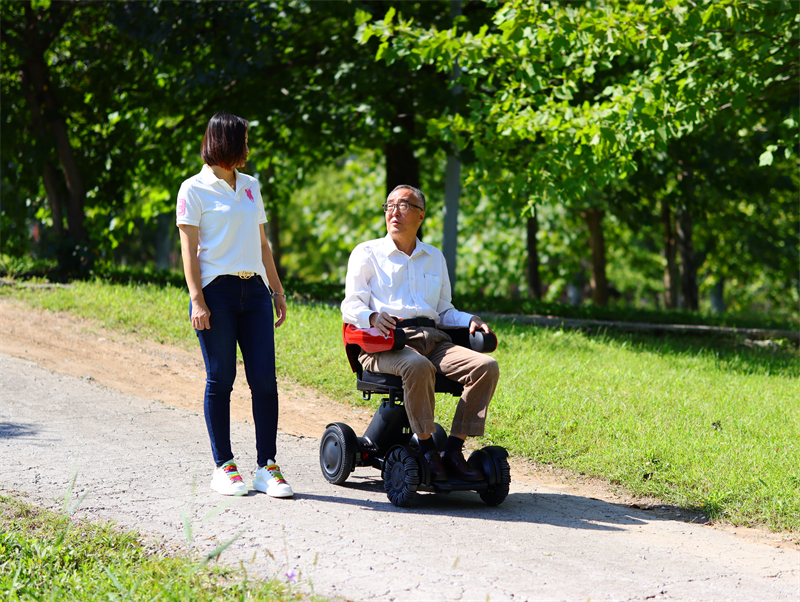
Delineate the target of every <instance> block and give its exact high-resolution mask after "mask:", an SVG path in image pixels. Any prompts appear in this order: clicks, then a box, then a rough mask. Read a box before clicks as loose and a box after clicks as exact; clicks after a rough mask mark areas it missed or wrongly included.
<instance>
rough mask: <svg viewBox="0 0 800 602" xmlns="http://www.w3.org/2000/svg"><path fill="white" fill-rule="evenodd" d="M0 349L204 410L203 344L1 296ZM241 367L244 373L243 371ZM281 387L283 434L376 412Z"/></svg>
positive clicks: (235, 408) (245, 409)
mask: <svg viewBox="0 0 800 602" xmlns="http://www.w3.org/2000/svg"><path fill="white" fill-rule="evenodd" d="M0 352H2V353H5V354H8V355H11V356H14V357H18V358H22V359H26V360H29V361H32V362H35V363H37V364H39V365H40V366H44V367H45V368H48V369H50V370H55V371H56V372H60V373H62V374H69V375H71V376H76V377H78V378H82V379H85V380H88V381H90V382H95V383H97V384H100V385H103V386H106V387H110V388H112V389H116V390H118V391H123V392H125V393H129V394H131V395H137V396H140V397H146V398H148V399H154V400H157V401H161V402H164V403H166V404H169V405H171V406H174V407H177V408H181V409H184V410H189V411H192V412H202V410H203V405H202V403H203V402H202V399H203V387H204V386H205V385H204V383H205V369H204V367H203V358H202V356H201V355H200V348H199V346H198V347H197V348H196V349H194V350H192V351H186V350H184V349H181V348H178V347H175V346H171V345H162V344H159V343H154V342H152V341H145V340H141V339H139V338H137V337H135V336H132V335H127V334H122V333H119V332H115V331H110V330H108V329H106V328H103V327H102V326H100V325H98V324H97V323H94V322H92V321H89V320H83V319H81V318H78V317H75V316H73V315H71V314H68V313H63V312H58V313H56V312H49V311H41V310H36V309H32V308H30V307H26V306H24V305H22V304H20V303H19V302H16V301H12V300H8V299H0ZM343 365H344V362H343ZM238 373H239V374H240V375H241V374H244V370H243V369H240V370H239V371H238ZM278 386H279V390H280V395H281V397H280V403H281V411H280V423H279V427H280V430H281V431H283V432H285V433H288V434H291V435H296V436H300V437H314V438H319V437H320V436H321V435H322V433H323V432H324V431H325V426H326V425H327V424H328V423H330V422H344V423H346V424H349V425H350V426H352V427H353V430H355V431H356V432H357V433H359V434H360V433H362V432H363V431H364V429H365V428H366V427H367V425H368V424H369V420H370V418H371V416H370V415H369V414H368V413H366V412H365V411H364V410H361V409H358V408H354V407H352V406H348V405H346V404H342V403H338V402H336V401H334V400H332V399H330V398H328V397H325V396H324V395H322V394H320V393H318V392H316V391H314V390H312V389H308V388H306V387H302V386H300V385H297V384H296V383H293V382H291V381H288V380H286V379H281V380H280V381H279V383H278ZM248 392H249V391H248V389H247V384H246V382H244V379H243V378H241V377H239V378H237V380H236V383H235V384H234V389H233V395H232V399H231V417H232V419H233V420H237V421H239V422H242V423H245V424H249V423H250V422H251V417H252V413H251V411H250V401H249V397H248ZM354 394H355V393H354ZM512 461H513V462H514V464H513V471H514V479H515V480H525V481H529V482H536V483H539V484H542V485H547V486H548V487H551V488H554V489H558V490H560V491H565V492H569V493H572V494H575V495H581V496H585V497H594V498H597V499H602V500H605V501H610V502H615V503H629V504H635V505H637V506H640V507H645V508H651V507H655V506H656V505H657V500H654V499H648V498H635V497H632V496H628V495H624V494H623V493H621V492H619V491H617V490H615V489H613V488H611V487H609V486H608V485H607V484H605V483H603V482H602V481H598V480H595V479H590V478H587V477H581V476H580V475H573V474H570V473H568V472H562V471H557V470H556V471H552V470H550V471H547V470H542V469H539V468H537V467H535V466H532V465H530V464H528V463H526V462H523V461H520V460H514V459H512ZM659 511H661V510H659ZM663 512H665V513H667V514H668V515H669V516H674V514H675V513H674V511H673V509H672V508H669V507H665V508H664V509H663ZM771 539H774V538H771Z"/></svg>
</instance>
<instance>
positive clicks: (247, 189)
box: [244, 188, 256, 203]
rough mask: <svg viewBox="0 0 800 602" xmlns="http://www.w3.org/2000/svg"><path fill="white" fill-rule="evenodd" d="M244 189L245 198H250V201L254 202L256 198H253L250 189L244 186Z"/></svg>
mask: <svg viewBox="0 0 800 602" xmlns="http://www.w3.org/2000/svg"><path fill="white" fill-rule="evenodd" d="M244 191H245V193H246V194H247V198H248V199H250V201H251V202H253V203H255V202H256V200H255V199H254V198H253V193H252V192H250V189H249V188H245V189H244Z"/></svg>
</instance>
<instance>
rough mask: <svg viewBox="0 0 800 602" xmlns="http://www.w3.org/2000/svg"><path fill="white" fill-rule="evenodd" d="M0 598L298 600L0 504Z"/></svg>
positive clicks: (54, 517) (88, 527)
mask: <svg viewBox="0 0 800 602" xmlns="http://www.w3.org/2000/svg"><path fill="white" fill-rule="evenodd" d="M0 567H2V570H0V598H2V599H3V600H59V601H67V602H69V601H75V602H89V601H94V600H97V601H101V600H102V601H107V600H133V599H136V600H165V601H171V600H174V601H175V602H183V601H185V600H198V601H200V600H208V601H212V600H213V601H216V600H223V601H224V600H244V599H247V600H262V601H264V602H288V601H289V600H298V599H305V598H304V597H303V596H301V595H299V594H298V593H295V592H293V591H292V590H291V588H289V587H288V585H287V584H282V583H279V582H277V581H268V582H252V581H248V580H247V579H246V576H245V575H244V573H243V571H239V570H235V569H231V568H229V567H225V566H224V565H220V564H214V563H212V564H200V563H196V562H193V561H192V560H190V559H189V558H186V557H175V556H167V555H163V554H159V553H157V552H153V551H152V550H148V549H147V548H146V547H145V546H144V545H143V544H142V543H140V542H139V541H138V538H137V535H136V533H134V532H130V531H128V532H123V531H120V530H119V529H116V528H114V526H113V525H111V524H91V523H84V522H79V521H69V520H68V519H67V517H66V516H64V515H61V514H56V513H53V512H49V511H46V510H42V509H39V508H36V507H33V506H31V505H29V504H25V503H23V502H21V501H19V500H16V499H13V498H9V497H4V496H0Z"/></svg>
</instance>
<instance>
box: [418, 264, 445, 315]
mask: <svg viewBox="0 0 800 602" xmlns="http://www.w3.org/2000/svg"><path fill="white" fill-rule="evenodd" d="M424 279H425V285H424V289H423V291H422V294H423V298H424V299H425V303H427V304H428V305H429V306H430V307H431V308H432V309H434V310H436V308H437V307H438V306H439V298H440V297H441V294H442V277H441V275H439V274H435V273H432V272H430V273H426V274H424Z"/></svg>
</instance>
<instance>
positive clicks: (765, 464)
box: [13, 284, 800, 530]
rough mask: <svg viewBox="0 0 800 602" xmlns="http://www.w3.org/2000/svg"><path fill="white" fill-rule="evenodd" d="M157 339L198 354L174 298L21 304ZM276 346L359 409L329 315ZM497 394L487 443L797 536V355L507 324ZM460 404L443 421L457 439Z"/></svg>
mask: <svg viewBox="0 0 800 602" xmlns="http://www.w3.org/2000/svg"><path fill="white" fill-rule="evenodd" d="M13 294H14V295H15V296H21V297H22V298H24V299H25V300H26V301H28V302H29V303H32V304H34V305H37V306H40V307H45V308H49V309H63V310H68V311H72V312H75V313H77V314H80V315H83V316H86V317H91V318H96V319H100V320H102V321H104V322H105V323H106V324H107V325H108V326H111V327H114V328H118V329H121V330H126V331H134V332H137V333H139V334H140V335H141V336H144V337H147V338H151V339H154V340H163V341H165V342H170V343H177V344H181V345H194V344H196V342H195V338H194V334H193V333H192V331H191V329H190V328H189V326H188V321H187V308H186V304H187V298H186V296H185V295H184V294H183V293H181V292H180V291H179V290H177V289H172V288H164V289H161V288H158V287H133V286H112V285H106V284H76V285H74V286H73V287H72V288H70V289H65V290H57V291H45V292H33V291H28V292H18V291H17V292H14V293H13ZM289 316H290V318H289V321H288V322H287V323H286V325H285V326H284V327H282V328H280V329H279V330H278V332H277V335H276V342H277V348H278V370H279V372H280V373H282V374H284V375H285V376H288V377H289V378H292V379H293V380H295V381H297V382H300V383H302V384H306V385H309V386H313V387H317V388H319V389H321V390H322V391H324V392H325V393H327V394H328V395H330V396H332V397H334V398H336V399H346V400H350V401H354V402H358V396H357V394H356V393H355V387H354V383H353V380H352V375H351V374H350V372H349V368H348V366H347V362H346V359H345V356H344V352H343V349H342V346H341V339H340V330H341V318H340V314H339V312H338V310H337V309H335V308H330V307H327V306H309V305H298V304H291V305H290V308H289ZM493 326H494V327H495V330H496V331H497V332H498V335H499V338H500V341H501V343H500V347H499V349H498V350H497V351H496V352H495V357H496V358H497V360H498V361H499V363H500V366H501V372H502V376H501V382H500V386H499V387H498V391H497V395H496V396H495V399H494V401H493V404H492V407H491V409H490V414H489V422H488V427H487V434H486V436H485V437H484V440H485V442H486V443H496V444H501V445H504V446H505V447H507V448H508V449H509V451H510V452H511V453H513V454H516V455H523V456H527V457H529V458H532V459H533V460H535V461H537V462H542V463H552V464H556V465H559V466H562V467H566V468H569V469H572V470H576V471H580V472H584V473H587V474H590V475H594V476H598V477H601V478H604V479H607V480H609V481H611V482H614V483H619V484H622V485H623V486H625V487H626V488H628V489H629V490H630V491H632V492H634V493H639V494H642V493H648V494H654V495H657V496H659V497H660V498H662V499H664V500H665V501H668V502H672V503H677V504H680V505H684V506H688V507H693V508H701V509H703V510H704V511H705V512H707V513H708V514H709V516H710V517H711V518H714V517H724V518H726V519H728V520H731V521H733V522H734V523H744V524H764V525H767V526H770V527H772V528H775V529H791V530H797V529H798V528H800V468H798V467H799V466H800V450H799V449H798V441H800V404H798V403H797V400H798V399H800V379H798V376H800V362H798V353H797V350H795V349H791V348H784V349H779V350H764V349H749V348H746V347H744V346H741V345H736V344H734V343H727V342H721V341H706V342H701V341H698V340H693V339H688V338H686V337H651V336H640V335H619V336H616V335H611V334H606V335H603V336H587V335H585V334H582V333H578V332H561V331H554V330H545V329H540V328H536V327H533V326H522V325H511V324H506V323H497V324H494V325H493ZM453 406H454V400H453V399H452V398H442V400H441V402H440V403H439V404H438V420H439V422H441V423H442V424H443V425H444V426H445V428H446V429H448V430H449V417H450V416H452V411H453Z"/></svg>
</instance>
